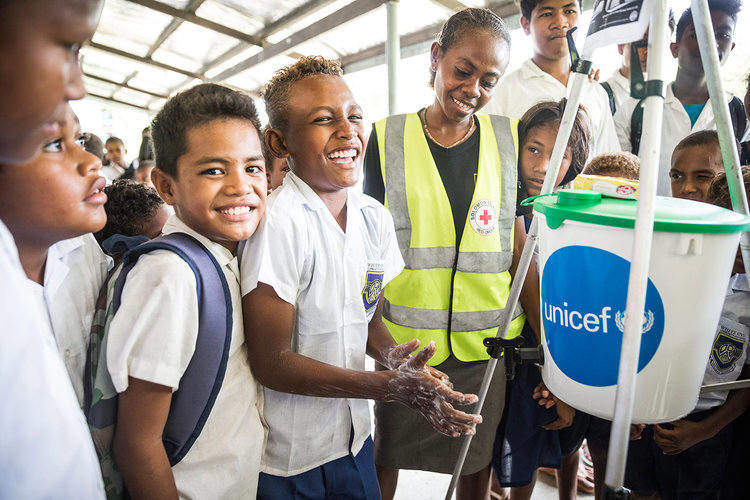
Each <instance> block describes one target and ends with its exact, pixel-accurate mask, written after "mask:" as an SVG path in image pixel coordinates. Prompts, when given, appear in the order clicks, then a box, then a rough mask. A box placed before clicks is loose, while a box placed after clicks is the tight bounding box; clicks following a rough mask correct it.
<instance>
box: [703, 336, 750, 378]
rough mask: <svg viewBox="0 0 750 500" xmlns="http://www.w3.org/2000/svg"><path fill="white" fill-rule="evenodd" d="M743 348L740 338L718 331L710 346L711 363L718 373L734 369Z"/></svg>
mask: <svg viewBox="0 0 750 500" xmlns="http://www.w3.org/2000/svg"><path fill="white" fill-rule="evenodd" d="M744 350H745V345H744V343H743V342H742V341H741V340H738V339H735V338H732V337H731V336H730V335H728V334H727V333H725V332H723V331H720V332H719V334H718V335H716V340H714V345H713V347H712V348H711V365H712V366H713V368H714V370H716V371H717V372H719V373H728V372H730V371H732V370H733V369H734V364H735V363H736V362H737V360H738V359H740V357H741V356H742V353H743V351H744Z"/></svg>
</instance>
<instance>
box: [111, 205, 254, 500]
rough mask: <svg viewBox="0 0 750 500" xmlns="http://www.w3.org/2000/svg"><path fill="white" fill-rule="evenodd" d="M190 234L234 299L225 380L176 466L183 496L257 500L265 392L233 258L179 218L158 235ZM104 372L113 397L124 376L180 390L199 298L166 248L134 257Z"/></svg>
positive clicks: (195, 334) (186, 272) (194, 334)
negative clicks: (250, 347) (250, 353)
mask: <svg viewBox="0 0 750 500" xmlns="http://www.w3.org/2000/svg"><path fill="white" fill-rule="evenodd" d="M174 232H181V233H187V234H189V235H190V236H193V237H194V238H196V239H197V240H198V241H200V242H201V243H202V244H203V245H204V246H205V247H206V248H208V250H209V251H210V252H211V253H212V254H213V256H214V257H215V258H216V260H217V261H218V263H219V265H220V266H221V269H222V271H223V272H224V276H225V277H226V280H227V284H228V285H229V291H230V294H231V296H232V342H231V344H230V348H229V360H228V362H227V368H226V373H225V375H224V381H223V383H222V385H221V389H220V390H219V394H218V396H217V397H216V401H215V402H214V406H213V408H212V410H211V413H210V414H209V416H208V420H206V424H205V425H204V427H203V430H202V431H201V433H200V435H199V436H198V438H197V439H196V440H195V443H193V446H192V448H190V451H188V453H187V455H185V457H184V458H183V459H182V460H181V461H180V462H179V463H178V464H177V465H175V466H174V467H172V472H173V474H174V479H175V484H176V486H177V491H178V493H179V496H180V498H196V499H213V498H232V499H234V498H247V499H254V498H255V496H256V492H257V487H258V473H259V468H260V459H261V454H262V453H263V442H264V439H265V429H264V427H263V424H262V421H261V411H262V394H261V393H260V386H259V385H258V384H256V382H255V378H254V377H253V374H252V372H251V371H250V365H249V363H248V359H247V347H246V344H245V334H244V328H243V323H242V297H241V296H240V281H239V279H240V276H239V268H238V263H237V258H236V257H235V256H234V255H232V253H231V252H230V251H229V250H227V249H226V248H224V247H223V246H221V245H220V244H218V243H215V242H213V241H210V240H209V239H208V238H206V237H205V236H203V235H201V234H199V233H197V232H196V231H194V230H193V229H191V228H190V227H188V226H187V225H185V223H183V222H182V221H181V220H180V219H179V218H178V217H177V216H176V215H173V216H171V217H170V218H169V219H168V220H167V223H166V224H165V225H164V229H162V233H163V234H169V233H174ZM108 336H109V340H108V342H107V368H108V370H109V373H110V376H111V377H112V382H113V385H114V387H115V389H116V390H117V392H123V391H124V390H125V389H127V388H128V377H133V378H137V379H140V380H145V381H148V382H152V383H154V384H161V385H165V386H167V387H171V388H172V389H173V390H177V388H178V387H179V383H180V379H181V378H182V375H183V374H184V373H185V369H186V368H187V365H188V363H189V362H190V359H191V358H192V357H193V352H194V351H195V343H196V339H197V338H198V295H197V291H196V281H195V275H194V274H193V271H192V270H191V269H190V266H188V264H187V263H186V262H185V261H184V260H182V259H181V258H180V257H179V256H178V255H177V254H175V253H173V252H170V251H168V250H154V251H153V252H150V253H148V254H146V255H143V256H141V257H140V258H139V259H138V263H137V264H136V265H135V266H134V267H133V269H132V270H131V271H130V273H129V274H128V277H127V279H126V281H125V285H124V286H123V290H122V301H121V304H120V309H118V311H117V313H116V314H115V316H114V317H113V318H112V321H111V323H110V327H109V331H108Z"/></svg>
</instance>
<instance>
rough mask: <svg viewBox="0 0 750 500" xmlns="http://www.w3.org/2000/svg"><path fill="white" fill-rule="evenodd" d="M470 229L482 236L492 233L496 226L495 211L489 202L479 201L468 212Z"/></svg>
mask: <svg viewBox="0 0 750 500" xmlns="http://www.w3.org/2000/svg"><path fill="white" fill-rule="evenodd" d="M469 223H470V224H471V227H472V229H474V231H476V232H477V233H479V234H481V235H482V236H487V235H488V234H490V233H492V231H494V230H495V227H496V226H497V209H496V208H495V205H494V204H493V203H492V202H491V201H490V200H479V201H477V202H476V203H474V205H472V206H471V210H469Z"/></svg>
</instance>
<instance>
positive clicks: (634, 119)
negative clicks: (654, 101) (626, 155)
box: [630, 101, 643, 155]
mask: <svg viewBox="0 0 750 500" xmlns="http://www.w3.org/2000/svg"><path fill="white" fill-rule="evenodd" d="M642 132H643V101H638V104H636V105H635V109H634V110H633V114H632V115H630V147H631V149H630V152H631V153H633V154H634V155H637V154H638V150H639V149H640V147H641V133H642Z"/></svg>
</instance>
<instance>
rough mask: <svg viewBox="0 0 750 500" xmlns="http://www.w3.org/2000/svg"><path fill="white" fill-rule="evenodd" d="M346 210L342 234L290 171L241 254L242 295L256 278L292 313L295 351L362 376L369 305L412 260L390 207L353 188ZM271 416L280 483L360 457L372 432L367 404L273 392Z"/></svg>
mask: <svg viewBox="0 0 750 500" xmlns="http://www.w3.org/2000/svg"><path fill="white" fill-rule="evenodd" d="M346 207H347V208H346V213H347V220H346V232H344V231H342V230H341V227H340V226H339V225H338V223H337V222H336V220H335V219H334V218H333V216H332V215H331V213H330V211H329V210H328V208H327V207H326V205H325V204H324V203H323V201H322V200H321V199H320V198H319V197H318V195H316V194H315V192H313V190H312V189H311V188H310V187H309V186H308V185H307V184H305V182H304V181H302V180H301V179H300V178H299V177H297V176H296V175H295V174H294V173H292V172H289V173H288V174H287V175H286V177H285V178H284V182H283V184H282V186H281V187H280V188H278V189H276V190H275V191H274V192H273V194H271V196H270V197H269V201H268V207H267V209H266V217H265V221H264V227H263V228H262V230H261V231H262V232H261V233H260V234H258V235H257V236H258V238H255V237H254V239H253V240H251V241H250V242H249V244H248V247H247V248H246V251H245V252H244V254H243V257H242V270H243V287H242V292H243V295H244V294H247V293H249V292H250V291H251V290H252V289H253V288H255V286H256V284H257V282H256V279H255V278H256V276H255V273H256V272H257V273H258V274H257V281H259V282H262V283H265V284H267V285H270V286H271V287H273V289H274V291H275V292H276V294H277V295H278V296H279V297H280V298H281V299H282V300H284V301H286V302H288V303H290V304H293V305H294V310H295V317H294V331H293V334H292V349H293V350H294V351H295V352H297V353H299V354H302V355H304V356H308V357H310V358H313V359H316V360H318V361H321V362H323V363H328V364H330V365H334V366H338V367H341V368H348V369H351V370H359V371H363V370H364V369H365V350H366V346H367V336H368V323H369V321H370V319H371V318H372V315H373V313H374V309H375V306H374V305H373V306H372V307H370V308H369V309H365V307H366V306H365V299H364V296H365V295H369V296H370V297H372V298H374V300H375V302H376V303H377V296H379V295H380V294H379V293H378V291H379V289H380V290H382V288H384V287H385V285H386V283H388V282H389V281H390V280H391V279H393V278H394V277H396V276H397V275H398V274H399V273H400V272H401V270H402V269H403V267H404V261H403V259H402V258H401V252H400V251H399V248H398V242H397V240H396V233H395V230H394V227H393V219H392V218H391V215H390V213H389V212H388V211H387V210H386V208H385V207H384V206H383V205H381V204H380V203H378V202H377V201H375V200H374V199H372V198H370V197H369V196H367V195H364V194H361V193H359V192H357V191H356V189H349V192H348V198H347V202H346ZM368 275H369V278H368ZM377 280H379V281H380V283H377V282H376V281H377ZM367 292H369V294H368V293H367ZM264 412H265V419H266V422H268V427H269V433H268V443H267V444H266V451H265V454H264V456H263V472H265V473H267V474H272V475H275V476H285V477H286V476H293V475H296V474H301V473H303V472H306V471H308V470H310V469H313V468H315V467H318V466H320V465H323V464H325V463H327V462H330V461H332V460H336V459H337V458H341V457H343V456H346V455H348V454H349V452H350V451H351V453H352V454H353V455H356V454H357V453H358V452H359V451H360V449H361V448H362V445H363V444H364V442H365V440H366V439H367V437H368V436H369V435H370V432H371V430H370V429H371V423H370V408H369V404H368V402H367V400H365V399H353V398H318V397H310V396H300V395H295V394H287V393H281V392H276V391H272V390H270V389H268V388H265V409H264ZM352 432H353V439H352V442H351V447H350V446H349V438H350V435H351V433H352Z"/></svg>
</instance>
